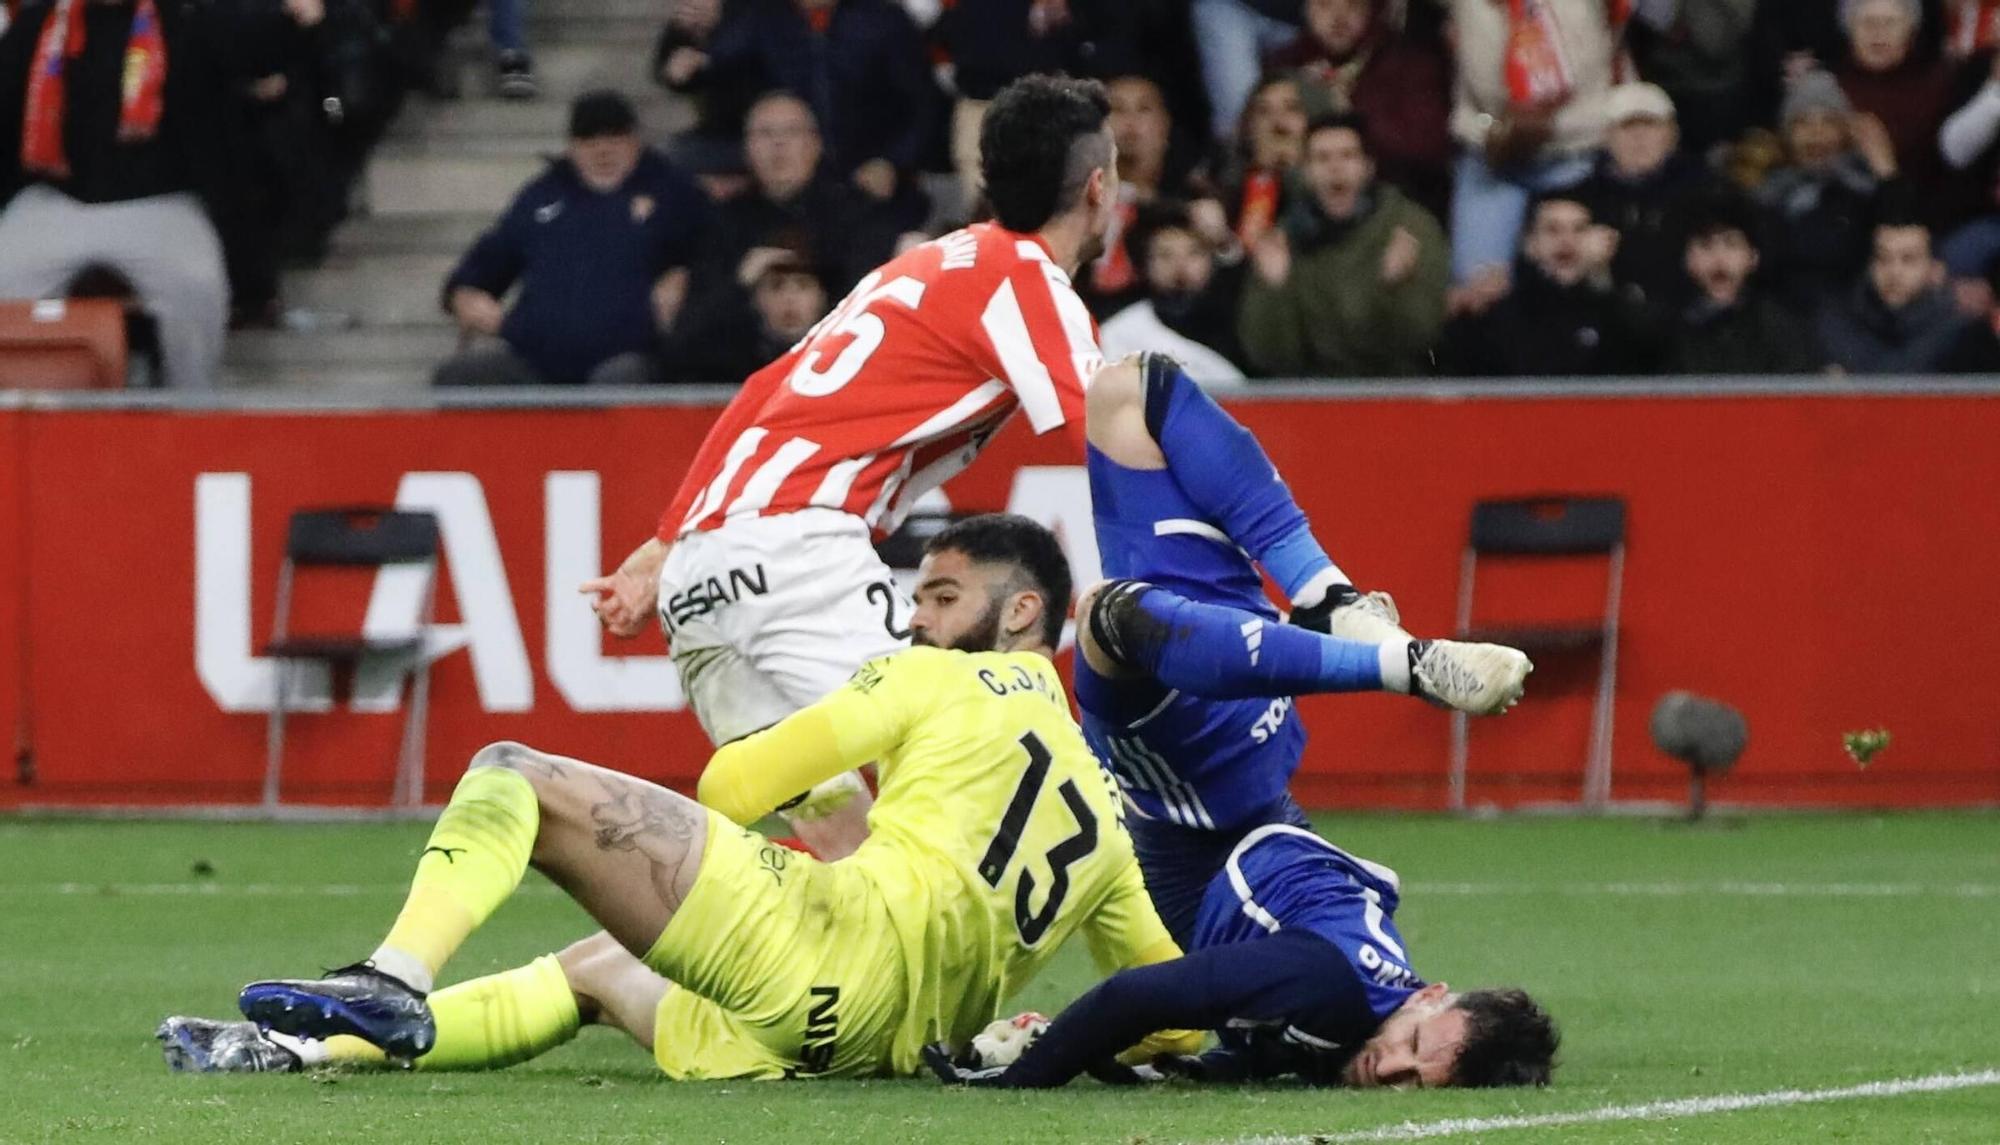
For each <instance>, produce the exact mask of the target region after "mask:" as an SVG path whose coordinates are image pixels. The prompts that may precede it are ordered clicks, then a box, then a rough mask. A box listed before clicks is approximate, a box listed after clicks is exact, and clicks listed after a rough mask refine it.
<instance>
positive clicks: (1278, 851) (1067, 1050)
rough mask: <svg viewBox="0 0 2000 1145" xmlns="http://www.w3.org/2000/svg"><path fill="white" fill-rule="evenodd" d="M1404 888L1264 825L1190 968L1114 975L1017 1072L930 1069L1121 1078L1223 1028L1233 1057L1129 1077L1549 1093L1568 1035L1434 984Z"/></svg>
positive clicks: (1039, 1082)
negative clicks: (1173, 1041) (1409, 924)
mask: <svg viewBox="0 0 2000 1145" xmlns="http://www.w3.org/2000/svg"><path fill="white" fill-rule="evenodd" d="M1399 889H1400V888H1399V885H1398V880H1397V878H1396V872H1394V871H1392V870H1390V869H1388V868H1387V867H1384V866H1381V865H1379V864H1376V863H1371V862H1369V861H1368V860H1366V859H1360V858H1356V857H1355V856H1353V855H1350V854H1348V853H1347V852H1345V851H1342V850H1341V849H1340V848H1338V847H1336V846H1334V845H1333V844H1331V843H1329V842H1327V841H1326V840H1324V839H1322V838H1320V837H1319V836H1318V835H1315V834H1313V833H1312V832H1311V831H1308V830H1306V829H1304V828H1301V827H1294V826H1291V825H1290V824H1285V823H1278V824H1271V825H1268V826H1264V827H1259V828H1257V829H1256V830H1254V831H1252V832H1250V834H1249V835H1248V836H1247V837H1245V838H1244V839H1243V841H1242V842H1240V843H1238V844H1237V845H1236V846H1235V848H1234V849H1233V850H1231V851H1230V852H1229V854H1228V857H1227V859H1226V861H1225V866H1224V870H1223V871H1222V873H1221V874H1218V875H1216V876H1215V878H1214V879H1213V880H1212V881H1211V882H1210V883H1209V885H1208V890H1207V893H1206V894H1205V895H1204V896H1203V898H1202V901H1201V907H1200V911H1199V914H1198V917H1197V919H1196V924H1195V934H1194V947H1195V948H1194V949H1193V950H1191V951H1190V952H1189V953H1188V955H1187V956H1186V957H1184V958H1178V959H1175V960H1174V961H1172V962H1164V963H1161V964H1159V965H1157V966H1148V967H1144V968H1141V969H1135V970H1127V971H1124V972H1122V973H1119V974H1115V975H1113V976H1112V977H1110V978H1109V979H1106V980H1105V981H1104V982H1102V983H1100V984H1099V985H1098V986H1097V987H1096V988H1094V989H1092V990H1091V991H1090V992H1088V993H1086V994H1085V995H1084V996H1083V997H1082V998H1079V999H1078V1000H1077V1001H1076V1002H1074V1003H1072V1004H1071V1005H1070V1007H1069V1008H1068V1009H1066V1010H1064V1011H1063V1012H1062V1013H1061V1014H1060V1015H1059V1016H1058V1017H1057V1018H1056V1020H1055V1022H1054V1023H1053V1024H1050V1025H1049V1026H1048V1028H1047V1029H1046V1031H1044V1032H1042V1033H1041V1034H1040V1036H1039V1037H1037V1038H1035V1040H1034V1041H1033V1044H1032V1045H1030V1046H1029V1047H1028V1048H1027V1050H1026V1052H1025V1053H1022V1054H1021V1055H1020V1056H1019V1058H1018V1060H1015V1061H1014V1062H1013V1064H1011V1065H1008V1066H1005V1067H1004V1068H992V1066H991V1065H990V1063H987V1062H983V1061H978V1060H974V1059H973V1058H971V1057H966V1058H961V1059H960V1060H958V1061H956V1062H955V1061H954V1060H953V1059H952V1057H951V1055H950V1052H949V1051H948V1049H947V1048H946V1047H944V1046H933V1047H931V1048H930V1049H928V1050H927V1051H926V1054H925V1056H926V1059H927V1060H928V1061H930V1063H931V1065H932V1068H933V1069H934V1070H935V1071H936V1072H937V1073H938V1074H939V1075H940V1076H941V1077H943V1078H944V1079H945V1080H947V1081H955V1082H964V1083H967V1084H972V1085H996V1086H1010V1087H1024V1088H1025V1087H1042V1086H1057V1085H1062V1084H1064V1083H1066V1082H1068V1081H1069V1080H1070V1079H1071V1078H1073V1077H1075V1076H1076V1075H1077V1074H1079V1073H1083V1072H1090V1073H1092V1074H1094V1075H1096V1076H1098V1077H1101V1078H1105V1079H1107V1080H1111V1079H1113V1078H1115V1077H1117V1076H1118V1075H1119V1072H1120V1071H1119V1067H1118V1066H1117V1065H1116V1063H1115V1062H1113V1060H1112V1056H1113V1055H1114V1054H1116V1053H1118V1052H1119V1051H1120V1050H1122V1049H1124V1048H1125V1047H1126V1046H1128V1045H1130V1044H1131V1043H1132V1041H1133V1040H1134V1038H1135V1037H1136V1036H1140V1032H1142V1031H1147V1030H1152V1029H1155V1028H1157V1027H1160V1026H1162V1025H1173V1026H1184V1027H1188V1028H1193V1029H1213V1030H1215V1031H1217V1036H1218V1037H1219V1038H1220V1040H1221V1045H1220V1047H1219V1048H1216V1049H1213V1050H1210V1051H1209V1052H1207V1053H1205V1054H1202V1055H1201V1056H1200V1057H1193V1058H1177V1057H1169V1058H1162V1059H1159V1060H1158V1061H1157V1062H1155V1063H1154V1066H1153V1069H1152V1070H1151V1071H1146V1070H1141V1071H1137V1072H1135V1071H1123V1075H1124V1077H1125V1079H1126V1080H1141V1079H1142V1078H1150V1077H1157V1076H1159V1075H1161V1074H1175V1075H1181V1076H1186V1077H1192V1078H1195V1079H1198V1080H1209V1081H1243V1080H1251V1079H1262V1078H1274V1077H1282V1076H1288V1075H1289V1076H1297V1077H1299V1078H1302V1079H1304V1080H1306V1081H1309V1082H1313V1083H1316V1084H1321V1085H1347V1086H1420V1087H1423V1088H1426V1089H1428V1088H1434V1087H1437V1086H1497V1085H1546V1084H1548V1081H1549V1074H1550V1072H1551V1071H1552V1070H1553V1069H1554V1065H1555V1053H1556V1046H1557V1043H1558V1042H1559V1041H1560V1037H1559V1035H1558V1034H1557V1032H1556V1028H1555V1023H1554V1022H1552V1021H1551V1020H1550V1019H1549V1016H1548V1014H1546V1013H1545V1012H1543V1010H1542V1009H1541V1008H1540V1007H1539V1006H1537V1005H1536V1004H1535V1001H1534V1000H1533V999H1532V998H1530V997H1528V995H1527V994H1526V993H1524V992H1522V991H1520V990H1511V989H1510V990H1478V991H1474V992H1471V993H1467V994H1454V993H1452V992H1451V989H1450V987H1448V986H1446V985H1445V984H1444V983H1442V982H1433V983H1430V984H1428V985H1427V984H1425V982H1424V981H1423V980H1422V979H1421V978H1419V977H1417V975H1416V973H1415V971H1413V970H1412V969H1411V965H1410V958H1409V955H1408V951H1407V946H1406V944H1405V942H1404V940H1403V936H1402V935H1401V934H1399V933H1398V932H1397V930H1396V923H1395V919H1394V915H1395V911H1396V906H1397V903H1398V901H1399V897H1398V892H1399ZM1016 1021H1020V1019H1016ZM1032 1028H1033V1027H1030V1032H1032Z"/></svg>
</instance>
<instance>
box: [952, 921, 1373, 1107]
mask: <svg viewBox="0 0 2000 1145" xmlns="http://www.w3.org/2000/svg"><path fill="white" fill-rule="evenodd" d="M1328 957H1335V958H1337V957H1339V951H1337V950H1335V949H1333V948H1332V947H1331V946H1330V944H1328V943H1327V941H1326V940H1325V939H1323V938H1320V937H1318V936H1317V935H1313V934H1307V933H1304V932H1286V933H1282V934H1276V935H1272V936H1271V937H1270V938H1267V939H1263V940H1260V941H1257V942H1244V943H1235V944H1232V945H1230V946H1227V947H1212V948H1210V949H1207V950H1198V951H1196V952H1194V953H1193V954H1190V955H1187V956H1186V957H1183V958H1176V959H1174V960H1173V961H1171V962H1161V963H1159V964H1157V965H1153V966H1142V967H1139V968H1137V969H1132V970H1124V971H1120V972H1119V973H1117V974H1114V975H1112V976H1111V977H1109V978H1107V979H1105V980H1104V981H1103V982H1100V983H1098V984H1097V985H1096V986H1095V987H1093V988H1091V990H1090V991H1089V992H1087V993H1085V994H1084V995H1083V997H1081V998H1078V999H1077V1000H1076V1001H1075V1002H1072V1003H1070V1005H1069V1008H1067V1009H1065V1010H1064V1011H1063V1012H1062V1013H1061V1014H1059V1015H1057V1016H1056V1020H1055V1021H1054V1022H1053V1023H1051V1024H1050V1025H1049V1028H1048V1029H1047V1030H1046V1031H1044V1032H1043V1034H1042V1036H1041V1037H1040V1038H1038V1039H1036V1041H1035V1044H1034V1045H1033V1046H1031V1047H1029V1048H1028V1051H1027V1052H1026V1053H1024V1054H1022V1055H1021V1057H1020V1060H1018V1061H1016V1062H1015V1063H1014V1064H1013V1065H1010V1066H1008V1067H1007V1068H1006V1069H1005V1070H1004V1071H1002V1072H1001V1073H1000V1074H998V1075H997V1076H994V1077H990V1078H983V1079H979V1080H980V1081H981V1082H983V1083H984V1084H991V1085H997V1086H1002V1087H1006V1088H1014V1089H1045V1088H1052V1087H1055V1086H1061V1085H1067V1084H1068V1083H1069V1082H1070V1080H1071V1079H1073V1078H1075V1077H1076V1076H1077V1075H1079V1074H1082V1073H1087V1072H1092V1071H1093V1070H1096V1069H1098V1068H1100V1067H1101V1066H1102V1065H1103V1064H1104V1063H1108V1062H1110V1061H1111V1060H1112V1059H1113V1058H1114V1057H1115V1056H1116V1055H1117V1054H1118V1053H1119V1052H1120V1051H1122V1050H1124V1049H1125V1047H1127V1046H1130V1045H1132V1044H1134V1043H1136V1042H1138V1041H1139V1040H1140V1039H1142V1038H1144V1037H1145V1036H1146V1035H1147V1034H1150V1033H1152V1032H1153V1031H1155V1030H1162V1029H1194V1030H1206V1029H1216V1028H1219V1027H1221V1026H1223V1025H1224V1024H1226V1023H1227V1022H1229V1021H1230V1020H1231V1019H1243V1020H1249V1021H1259V1020H1265V1019H1271V1018H1277V1017H1281V1016H1282V1015H1283V1014H1284V1013H1285V1012H1286V1011H1287V1010H1288V1009H1292V1008H1296V1007H1299V1006H1300V1005H1301V1004H1302V1002H1309V1001H1310V999H1311V997H1312V996H1314V994H1315V992H1316V991H1319V990H1321V989H1323V988H1324V983H1325V982H1326V980H1327V979H1328V978H1329V977H1332V976H1330V975H1328V974H1327V973H1326V960H1327V958H1328ZM968 1080H971V1079H968Z"/></svg>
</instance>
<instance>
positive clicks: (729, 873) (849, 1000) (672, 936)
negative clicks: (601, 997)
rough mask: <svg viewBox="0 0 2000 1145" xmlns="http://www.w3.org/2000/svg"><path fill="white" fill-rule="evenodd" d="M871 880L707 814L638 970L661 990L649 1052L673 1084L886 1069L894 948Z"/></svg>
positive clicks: (893, 1013)
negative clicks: (689, 875)
mask: <svg viewBox="0 0 2000 1145" xmlns="http://www.w3.org/2000/svg"><path fill="white" fill-rule="evenodd" d="M895 935H896V932H895V929H894V927H893V926H892V925H891V921H890V918H889V912H888V908H887V906H886V904H885V902H884V899H883V895H882V892H881V890H880V888H879V887H877V886H876V885H875V883H874V882H873V881H872V880H870V879H868V878H866V877H865V876H863V874H862V873H861V872H860V871H858V870H855V869H853V868H852V867H851V866H849V865H848V864H844V863H822V862H820V861H819V860H817V859H814V858H813V857H811V856H810V855H805V854H801V853H799V852H797V851H793V850H790V849H788V848H785V847H781V846H779V845H777V844H776V843H773V842H771V841H770V840H768V839H766V838H764V836H762V835H759V834H757V833H756V832H754V831H747V830H744V829H743V828H741V827H738V826H737V825H736V824H734V823H731V822H730V821H729V820H728V819H726V818H724V817H723V816H721V815H718V814H716V813H715V812H712V811H711V812H710V813H709V816H708V840H707V843H706V844H705V846H704V848H703V850H702V857H701V870H700V871H699V872H698V873H697V874H696V875H695V881H694V886H693V887H692V888H691V889H690V890H689V891H688V896H687V899H686V901H684V902H682V903H681V906H680V909H679V910H676V911H675V912H674V917H673V919H672V920H671V921H669V922H668V923H667V928H666V930H664V931H663V932H661V934H660V938H659V941H658V942H656V943H654V944H653V949H652V950H651V951H649V952H647V954H646V964H647V965H648V966H651V967H652V968H653V969H654V970H657V971H659V972H660V973H661V974H663V975H665V976H666V977H667V978H668V979H669V980H670V981H672V982H673V983H674V984H675V986H676V987H678V988H677V989H673V990H669V991H667V994H666V997H665V998H663V999H662V1000H661V1002H660V1008H659V1012H658V1015H657V1020H656V1022H655V1026H654V1031H653V1057H654V1060H656V1061H658V1062H659V1065H660V1069H661V1070H663V1071H665V1073H666V1074H667V1076H669V1077H672V1078H677V1079H687V1080H697V1079H722V1078H780V1077H796V1076H806V1075H828V1076H836V1077H839V1076H845V1077H855V1076H866V1075H871V1074H882V1073H886V1072H888V1071H889V1069H890V1060H891V1055H890V1049H891V1046H892V1044H893V1041H894V1038H895V1034H896V1030H897V1027H898V1024H899V1022H900V1020H901V1018H902V1015H903V1011H904V1009H905V998H906V996H907V993H908V990H907V984H906V981H905V975H904V963H903V951H902V947H901V945H900V944H899V943H898V942H897V941H896V937H895Z"/></svg>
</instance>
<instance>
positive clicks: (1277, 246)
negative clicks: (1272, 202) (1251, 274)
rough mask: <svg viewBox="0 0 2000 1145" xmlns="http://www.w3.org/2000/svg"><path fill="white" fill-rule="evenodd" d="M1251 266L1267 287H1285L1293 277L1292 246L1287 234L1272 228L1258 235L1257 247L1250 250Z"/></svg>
mask: <svg viewBox="0 0 2000 1145" xmlns="http://www.w3.org/2000/svg"><path fill="white" fill-rule="evenodd" d="M1250 264H1251V265H1252V266H1253V267H1255V268H1256V270H1257V277H1258V278H1261V279H1263V280H1264V282H1265V284H1266V285H1268V286H1283V285H1285V282H1286V280H1287V279H1289V278H1291V277H1292V244H1291V243H1290V242H1289V241H1287V240H1286V238H1285V232H1284V231H1282V230H1280V229H1279V228H1277V227H1272V228H1271V229H1270V230H1268V231H1265V232H1264V233H1263V234H1261V235H1258V236H1257V245H1256V246H1254V247H1252V248H1251V249H1250Z"/></svg>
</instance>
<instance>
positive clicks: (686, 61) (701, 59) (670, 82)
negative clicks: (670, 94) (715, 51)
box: [660, 46, 708, 87]
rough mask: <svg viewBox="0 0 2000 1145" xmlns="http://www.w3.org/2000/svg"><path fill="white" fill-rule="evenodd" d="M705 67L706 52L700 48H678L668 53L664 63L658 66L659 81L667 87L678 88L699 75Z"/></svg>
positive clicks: (706, 64) (706, 60)
mask: <svg viewBox="0 0 2000 1145" xmlns="http://www.w3.org/2000/svg"><path fill="white" fill-rule="evenodd" d="M707 66H708V53H707V52H704V51H702V50H701V49H700V48H690V47H686V46H682V47H678V48H675V49H674V50H673V51H672V52H670V53H668V55H667V59H666V62H665V63H663V64H661V65H660V79H662V80H664V81H665V82H666V84H667V86H668V87H680V86H681V85H683V84H685V83H687V82H688V81H689V80H692V79H694V77H695V76H697V75H700V74H701V70H702V69H703V68H705V67H707Z"/></svg>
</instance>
